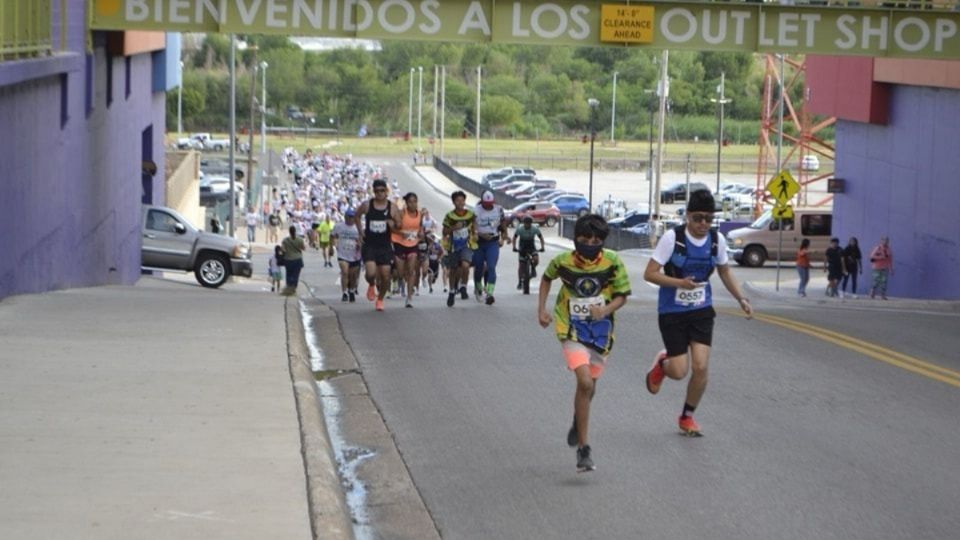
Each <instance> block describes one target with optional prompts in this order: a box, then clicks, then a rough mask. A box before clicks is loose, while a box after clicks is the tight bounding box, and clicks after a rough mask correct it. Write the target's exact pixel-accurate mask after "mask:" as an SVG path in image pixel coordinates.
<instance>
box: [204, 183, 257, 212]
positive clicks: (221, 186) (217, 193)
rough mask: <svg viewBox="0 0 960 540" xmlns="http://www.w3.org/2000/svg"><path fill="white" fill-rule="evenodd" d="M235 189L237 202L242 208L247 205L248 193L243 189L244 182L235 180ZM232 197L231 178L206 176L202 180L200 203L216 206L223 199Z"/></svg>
mask: <svg viewBox="0 0 960 540" xmlns="http://www.w3.org/2000/svg"><path fill="white" fill-rule="evenodd" d="M233 189H234V191H235V193H236V201H235V204H236V205H237V206H239V207H241V208H243V207H244V206H246V204H245V203H246V194H245V193H244V191H243V182H240V181H235V182H234V183H233ZM229 199H230V179H229V178H227V177H225V176H205V177H204V178H203V179H201V180H200V204H201V205H203V206H215V205H216V204H217V203H219V202H221V201H226V200H229Z"/></svg>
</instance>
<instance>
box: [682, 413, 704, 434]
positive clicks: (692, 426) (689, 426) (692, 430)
mask: <svg viewBox="0 0 960 540" xmlns="http://www.w3.org/2000/svg"><path fill="white" fill-rule="evenodd" d="M678 423H679V424H680V434H681V435H686V436H687V437H703V433H701V432H700V424H698V423H697V421H696V420H694V419H693V417H692V416H681V417H680V420H679V421H678Z"/></svg>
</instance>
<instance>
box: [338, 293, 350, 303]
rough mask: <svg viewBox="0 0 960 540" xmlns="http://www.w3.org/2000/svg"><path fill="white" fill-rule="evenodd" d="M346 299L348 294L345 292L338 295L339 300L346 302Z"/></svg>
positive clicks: (348, 296)
mask: <svg viewBox="0 0 960 540" xmlns="http://www.w3.org/2000/svg"><path fill="white" fill-rule="evenodd" d="M347 300H350V295H349V294H347V293H343V296H341V297H340V301H341V302H346V301H347Z"/></svg>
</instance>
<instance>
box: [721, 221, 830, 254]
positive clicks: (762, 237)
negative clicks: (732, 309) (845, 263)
mask: <svg viewBox="0 0 960 540" xmlns="http://www.w3.org/2000/svg"><path fill="white" fill-rule="evenodd" d="M779 223H780V222H779V221H778V220H776V219H774V218H773V216H772V215H771V212H770V211H769V210H767V211H766V212H764V213H763V215H761V216H760V217H759V218H757V220H756V221H754V222H753V223H751V224H750V225H748V226H746V227H743V228H741V229H734V230H732V231H730V232H729V233H727V250H728V253H729V255H730V257H731V258H732V259H733V260H735V261H737V264H742V265H744V266H753V267H756V266H763V263H765V262H766V261H768V260H771V259H773V260H776V259H777V251H778V247H779V246H780V230H779V227H778V225H779ZM832 226H833V210H831V209H819V208H806V209H796V210H794V211H793V219H785V220H783V250H782V251H781V256H780V260H782V261H794V260H796V257H797V249H799V248H800V242H801V241H802V240H803V239H804V238H808V239H810V260H811V261H822V260H823V253H824V251H826V249H827V247H829V244H830V237H831V229H832Z"/></svg>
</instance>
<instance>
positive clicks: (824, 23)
mask: <svg viewBox="0 0 960 540" xmlns="http://www.w3.org/2000/svg"><path fill="white" fill-rule="evenodd" d="M89 2H90V3H91V29H93V30H162V31H172V32H177V31H180V32H222V33H236V34H286V35H291V36H316V37H350V38H364V39H384V40H388V39H396V40H412V41H466V42H494V43H520V44H532V45H574V46H614V47H625V46H629V47H646V48H652V49H677V50H682V49H693V50H726V51H744V52H761V53H762V52H782V53H799V54H805V53H815V54H835V55H859V56H881V57H900V58H931V59H942V60H950V59H960V35H958V34H960V32H958V27H960V13H954V12H950V11H923V12H914V11H905V10H872V9H851V8H832V7H826V6H823V7H820V6H779V5H776V6H774V5H769V6H768V5H765V4H762V3H761V4H752V3H722V2H711V3H690V4H686V3H679V2H667V1H653V2H638V3H632V2H631V3H629V4H627V3H623V4H617V3H610V2H583V1H581V2H577V1H574V0H559V1H554V2H537V1H533V0H521V1H506V0H442V1H440V0H89Z"/></svg>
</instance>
